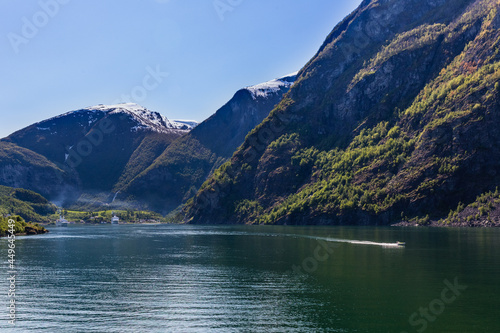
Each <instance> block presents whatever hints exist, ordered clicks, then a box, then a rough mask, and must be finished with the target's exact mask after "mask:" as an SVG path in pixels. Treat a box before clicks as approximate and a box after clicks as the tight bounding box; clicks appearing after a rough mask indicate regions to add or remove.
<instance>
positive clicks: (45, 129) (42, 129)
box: [36, 127, 50, 131]
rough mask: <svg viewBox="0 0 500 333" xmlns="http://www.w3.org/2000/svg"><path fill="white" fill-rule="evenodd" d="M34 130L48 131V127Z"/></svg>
mask: <svg viewBox="0 0 500 333" xmlns="http://www.w3.org/2000/svg"><path fill="white" fill-rule="evenodd" d="M36 129H37V130H39V131H50V127H37V128H36Z"/></svg>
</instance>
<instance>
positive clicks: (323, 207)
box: [185, 0, 500, 224]
mask: <svg viewBox="0 0 500 333" xmlns="http://www.w3.org/2000/svg"><path fill="white" fill-rule="evenodd" d="M498 7H499V2H498V1H496V0H463V1H458V0H439V1H436V0H427V1H424V0H418V1H416V0H384V1H382V0H380V1H377V0H370V1H368V0H365V1H363V3H362V4H361V5H360V7H359V8H358V9H357V10H356V11H355V12H353V13H352V14H351V15H350V16H348V17H347V18H346V19H345V20H344V21H343V22H341V23H340V24H339V25H338V26H337V27H336V28H335V29H334V30H333V31H332V33H331V34H330V35H329V36H328V38H327V39H326V41H325V43H324V45H323V46H322V47H321V48H320V50H319V52H318V53H317V55H316V56H315V57H314V58H313V59H312V60H311V61H310V62H309V63H308V64H307V65H306V66H305V67H304V68H303V69H302V70H301V71H300V72H299V77H298V80H297V82H296V84H295V85H294V87H292V89H291V90H290V92H289V94H288V95H287V96H286V97H285V98H284V100H283V101H282V102H281V103H280V104H279V105H278V106H277V107H276V108H275V109H274V110H273V111H272V112H271V115H270V116H269V117H268V118H267V119H266V120H265V121H264V122H263V123H262V124H261V125H259V126H258V127H257V128H256V129H255V130H254V131H252V132H251V133H250V134H249V135H248V137H247V139H246V140H245V142H244V144H243V145H242V146H241V147H240V149H239V150H238V151H237V152H236V153H235V154H234V156H233V157H232V158H231V160H230V162H228V163H226V164H225V165H223V166H222V167H221V168H219V169H218V170H217V171H216V172H215V173H214V175H213V176H212V177H211V178H210V179H209V180H208V181H207V182H206V183H205V184H204V185H203V186H202V188H201V190H200V191H199V192H198V194H197V195H196V197H195V198H194V200H192V201H191V202H189V204H188V205H187V208H186V209H185V214H186V220H187V221H190V222H192V223H227V222H229V223H288V224H309V223H311V224H318V223H323V224H337V223H355V224H386V223H390V222H393V221H397V220H400V219H402V218H404V217H406V216H408V217H413V216H425V215H427V214H429V215H431V217H440V216H443V215H446V214H447V213H448V211H449V210H450V208H453V207H456V205H457V204H458V203H459V201H462V202H466V203H467V202H472V201H474V199H475V197H476V196H477V195H478V194H480V193H482V192H485V191H489V190H491V189H492V188H493V189H494V188H495V186H497V185H498V184H499V183H500V174H499V173H498V171H497V170H498V169H499V167H500V155H499V154H500V153H499V149H498V146H499V145H500V134H499V133H498V131H497V130H496V128H497V127H498V126H499V124H500V112H499V111H500V110H499V107H500V96H499V93H500V88H499V82H498V81H499V78H500V62H499V61H500V57H499V54H498V52H499V51H498V50H499V45H498V44H499V42H500V33H499V29H498V28H499V24H500V18H499V13H498Z"/></svg>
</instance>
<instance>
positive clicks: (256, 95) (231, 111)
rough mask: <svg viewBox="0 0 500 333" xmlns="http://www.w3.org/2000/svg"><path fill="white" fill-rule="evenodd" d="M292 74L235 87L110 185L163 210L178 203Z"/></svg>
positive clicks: (249, 126) (282, 91)
mask: <svg viewBox="0 0 500 333" xmlns="http://www.w3.org/2000/svg"><path fill="white" fill-rule="evenodd" d="M294 80H295V73H294V74H291V75H288V76H285V77H282V78H279V79H276V80H272V81H269V82H266V83H262V84H259V85H256V86H251V87H247V88H244V89H241V90H239V91H238V92H236V94H235V95H234V97H233V98H232V99H231V100H230V101H229V102H228V103H227V104H225V105H224V106H223V107H221V108H220V109H219V110H218V111H217V112H216V113H215V114H214V115H212V116H211V117H210V118H209V119H207V120H205V121H204V122H203V123H201V124H200V125H198V126H197V127H196V128H195V129H194V130H192V131H191V132H190V133H188V134H186V135H185V136H183V137H182V138H180V139H178V140H176V141H175V142H174V143H172V144H171V145H170V146H169V147H168V148H167V149H166V150H165V151H164V152H163V153H162V154H161V156H160V157H158V159H156V161H155V162H154V163H153V164H152V165H150V166H149V167H148V168H147V169H146V170H145V171H144V172H142V173H140V174H139V175H138V176H137V177H135V179H133V180H132V181H131V182H130V183H128V184H127V181H126V180H124V181H123V182H121V183H120V184H119V185H121V186H117V187H116V188H115V190H116V191H120V195H119V197H122V198H128V199H131V200H136V201H139V200H140V201H141V202H143V203H145V204H148V205H149V207H150V208H153V209H156V210H159V211H163V212H168V211H171V210H172V209H174V208H176V207H177V206H179V205H180V204H181V203H182V202H183V201H184V200H186V199H188V198H189V197H191V196H193V195H194V194H195V193H196V191H197V190H198V188H199V187H200V186H201V184H202V183H203V182H204V181H205V179H206V178H207V177H208V175H209V174H210V173H211V172H212V171H213V170H214V168H216V167H219V166H220V165H221V164H222V163H223V162H225V161H226V160H227V159H228V158H229V157H231V155H232V154H233V152H234V151H235V150H236V148H237V147H238V146H239V145H241V144H242V143H243V141H244V139H245V136H246V135H247V134H248V133H249V132H250V131H251V130H252V129H253V128H254V127H255V126H256V125H257V124H259V123H260V122H261V121H262V120H263V119H264V118H265V117H267V116H268V115H269V112H270V111H271V110H272V108H273V107H274V106H275V105H276V104H278V103H279V102H280V100H281V98H282V97H283V94H285V93H286V92H287V91H288V90H289V89H290V87H291V85H292V84H293V82H294ZM141 162H142V161H141ZM142 165H144V163H143V164H142ZM137 169H140V168H137ZM128 179H130V178H127V180H128Z"/></svg>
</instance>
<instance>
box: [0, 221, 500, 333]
mask: <svg viewBox="0 0 500 333" xmlns="http://www.w3.org/2000/svg"><path fill="white" fill-rule="evenodd" d="M50 231H51V232H50V233H49V234H47V235H41V236H29V237H18V238H17V239H16V256H17V258H16V259H17V261H16V270H17V274H16V275H17V276H16V278H17V280H16V284H17V285H16V310H17V323H16V327H15V328H14V329H13V328H10V326H9V324H8V322H7V306H8V301H9V299H8V297H7V293H8V281H7V280H8V277H7V273H6V272H7V263H6V261H7V241H6V240H5V239H2V240H1V242H0V253H1V254H2V255H3V256H4V259H2V266H1V274H2V275H1V277H2V279H1V282H0V293H1V298H0V300H1V302H2V306H1V308H2V312H3V313H2V314H1V322H0V329H1V331H2V332H9V331H12V332H370V333H371V332H384V333H385V332H417V331H418V330H419V331H425V332H441V333H443V332H461V333H464V332H471V333H472V332H474V333H478V332H500V319H499V316H498V308H499V300H498V297H499V296H500V284H499V277H500V265H499V264H498V263H499V262H500V231H499V230H495V229H431V228H375V227H286V226H285V227H283V226H185V225H120V226H110V225H104V226H71V227H69V228H51V230H50ZM350 240H359V241H361V242H356V241H354V242H350ZM398 240H401V241H406V243H407V245H406V247H398V246H395V245H394V243H395V242H396V241H398ZM365 241H367V242H366V243H365ZM445 281H447V282H448V283H451V284H452V285H453V284H455V283H458V285H459V286H460V288H459V289H457V290H455V294H454V293H453V292H452V291H448V292H445V293H444V297H445V298H446V299H447V302H446V303H445V302H444V301H443V300H442V299H443V290H444V289H445V288H447V286H448V285H449V284H447V282H445ZM465 287H466V289H465ZM429 305H431V307H432V310H433V311H434V313H433V312H431V311H429V313H428V314H426V315H427V317H425V316H424V317H421V316H420V315H419V314H418V315H416V316H414V317H413V320H414V321H413V326H412V324H411V323H410V322H409V319H410V317H411V316H412V314H414V313H416V312H418V311H419V308H424V309H425V308H428V307H429ZM426 318H427V319H426ZM417 321H418V324H417V323H416V322H417ZM424 324H425V327H424ZM424 328H425V330H424Z"/></svg>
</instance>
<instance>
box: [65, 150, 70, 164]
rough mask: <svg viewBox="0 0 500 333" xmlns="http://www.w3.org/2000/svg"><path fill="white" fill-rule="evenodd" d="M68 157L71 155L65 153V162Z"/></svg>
mask: <svg viewBox="0 0 500 333" xmlns="http://www.w3.org/2000/svg"><path fill="white" fill-rule="evenodd" d="M70 149H71V148H70ZM68 157H69V154H64V162H66V160H67V159H68Z"/></svg>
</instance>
